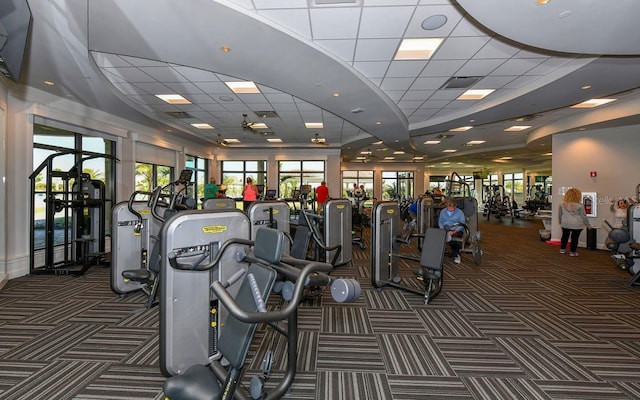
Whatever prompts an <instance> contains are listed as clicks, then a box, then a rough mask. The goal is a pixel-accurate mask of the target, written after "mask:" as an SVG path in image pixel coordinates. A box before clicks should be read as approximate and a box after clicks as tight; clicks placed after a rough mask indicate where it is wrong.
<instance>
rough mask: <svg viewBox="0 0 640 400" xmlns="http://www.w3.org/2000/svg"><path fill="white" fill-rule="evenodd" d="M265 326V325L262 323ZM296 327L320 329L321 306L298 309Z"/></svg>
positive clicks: (310, 329)
mask: <svg viewBox="0 0 640 400" xmlns="http://www.w3.org/2000/svg"><path fill="white" fill-rule="evenodd" d="M262 326H265V325H262ZM298 329H300V330H305V331H319V330H321V329H322V308H321V307H303V308H299V309H298Z"/></svg>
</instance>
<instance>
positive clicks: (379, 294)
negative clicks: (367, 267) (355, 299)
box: [362, 287, 418, 310]
mask: <svg viewBox="0 0 640 400" xmlns="http://www.w3.org/2000/svg"><path fill="white" fill-rule="evenodd" d="M362 295H363V297H365V299H366V305H367V308H368V309H372V310H411V305H410V304H409V303H408V302H407V299H406V297H405V296H403V293H402V292H401V291H400V290H399V289H394V288H391V287H387V288H384V289H379V290H368V291H365V292H364V293H363V294H362ZM416 296H418V295H416Z"/></svg>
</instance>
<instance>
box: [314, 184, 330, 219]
mask: <svg viewBox="0 0 640 400" xmlns="http://www.w3.org/2000/svg"><path fill="white" fill-rule="evenodd" d="M327 200H329V188H328V187H327V182H325V181H322V182H321V183H320V186H318V187H317V188H316V202H317V203H318V213H322V210H323V209H324V203H326V202H327Z"/></svg>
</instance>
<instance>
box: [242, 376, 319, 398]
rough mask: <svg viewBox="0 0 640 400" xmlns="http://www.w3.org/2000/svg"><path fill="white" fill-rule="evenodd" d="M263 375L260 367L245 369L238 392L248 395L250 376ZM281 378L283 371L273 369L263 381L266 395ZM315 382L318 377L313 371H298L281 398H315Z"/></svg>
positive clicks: (270, 392)
mask: <svg viewBox="0 0 640 400" xmlns="http://www.w3.org/2000/svg"><path fill="white" fill-rule="evenodd" d="M263 376H264V373H263V370H262V369H245V371H244V375H243V377H242V382H241V384H240V387H239V389H238V392H239V393H242V394H244V395H246V396H249V394H250V392H249V389H250V384H251V378H253V377H263ZM283 378H284V372H282V371H273V372H272V373H271V374H270V375H269V376H268V377H267V379H266V380H265V381H264V394H265V395H267V396H269V395H271V394H273V391H274V390H275V388H276V387H277V386H278V385H279V384H280V383H281V382H282V379H283ZM317 382H318V377H317V374H316V373H315V372H298V373H296V376H295V379H294V381H293V384H292V385H291V387H290V388H289V390H288V391H287V392H286V393H285V395H284V396H283V397H282V398H283V399H291V400H315V398H316V393H317V391H318V388H317V387H316V384H317ZM249 398H250V397H249Z"/></svg>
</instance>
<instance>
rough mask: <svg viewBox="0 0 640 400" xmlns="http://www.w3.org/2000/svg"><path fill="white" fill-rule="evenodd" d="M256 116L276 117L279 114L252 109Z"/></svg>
mask: <svg viewBox="0 0 640 400" xmlns="http://www.w3.org/2000/svg"><path fill="white" fill-rule="evenodd" d="M253 113H254V114H256V115H257V116H258V118H278V117H279V115H278V113H277V112H275V111H254V112H253Z"/></svg>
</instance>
